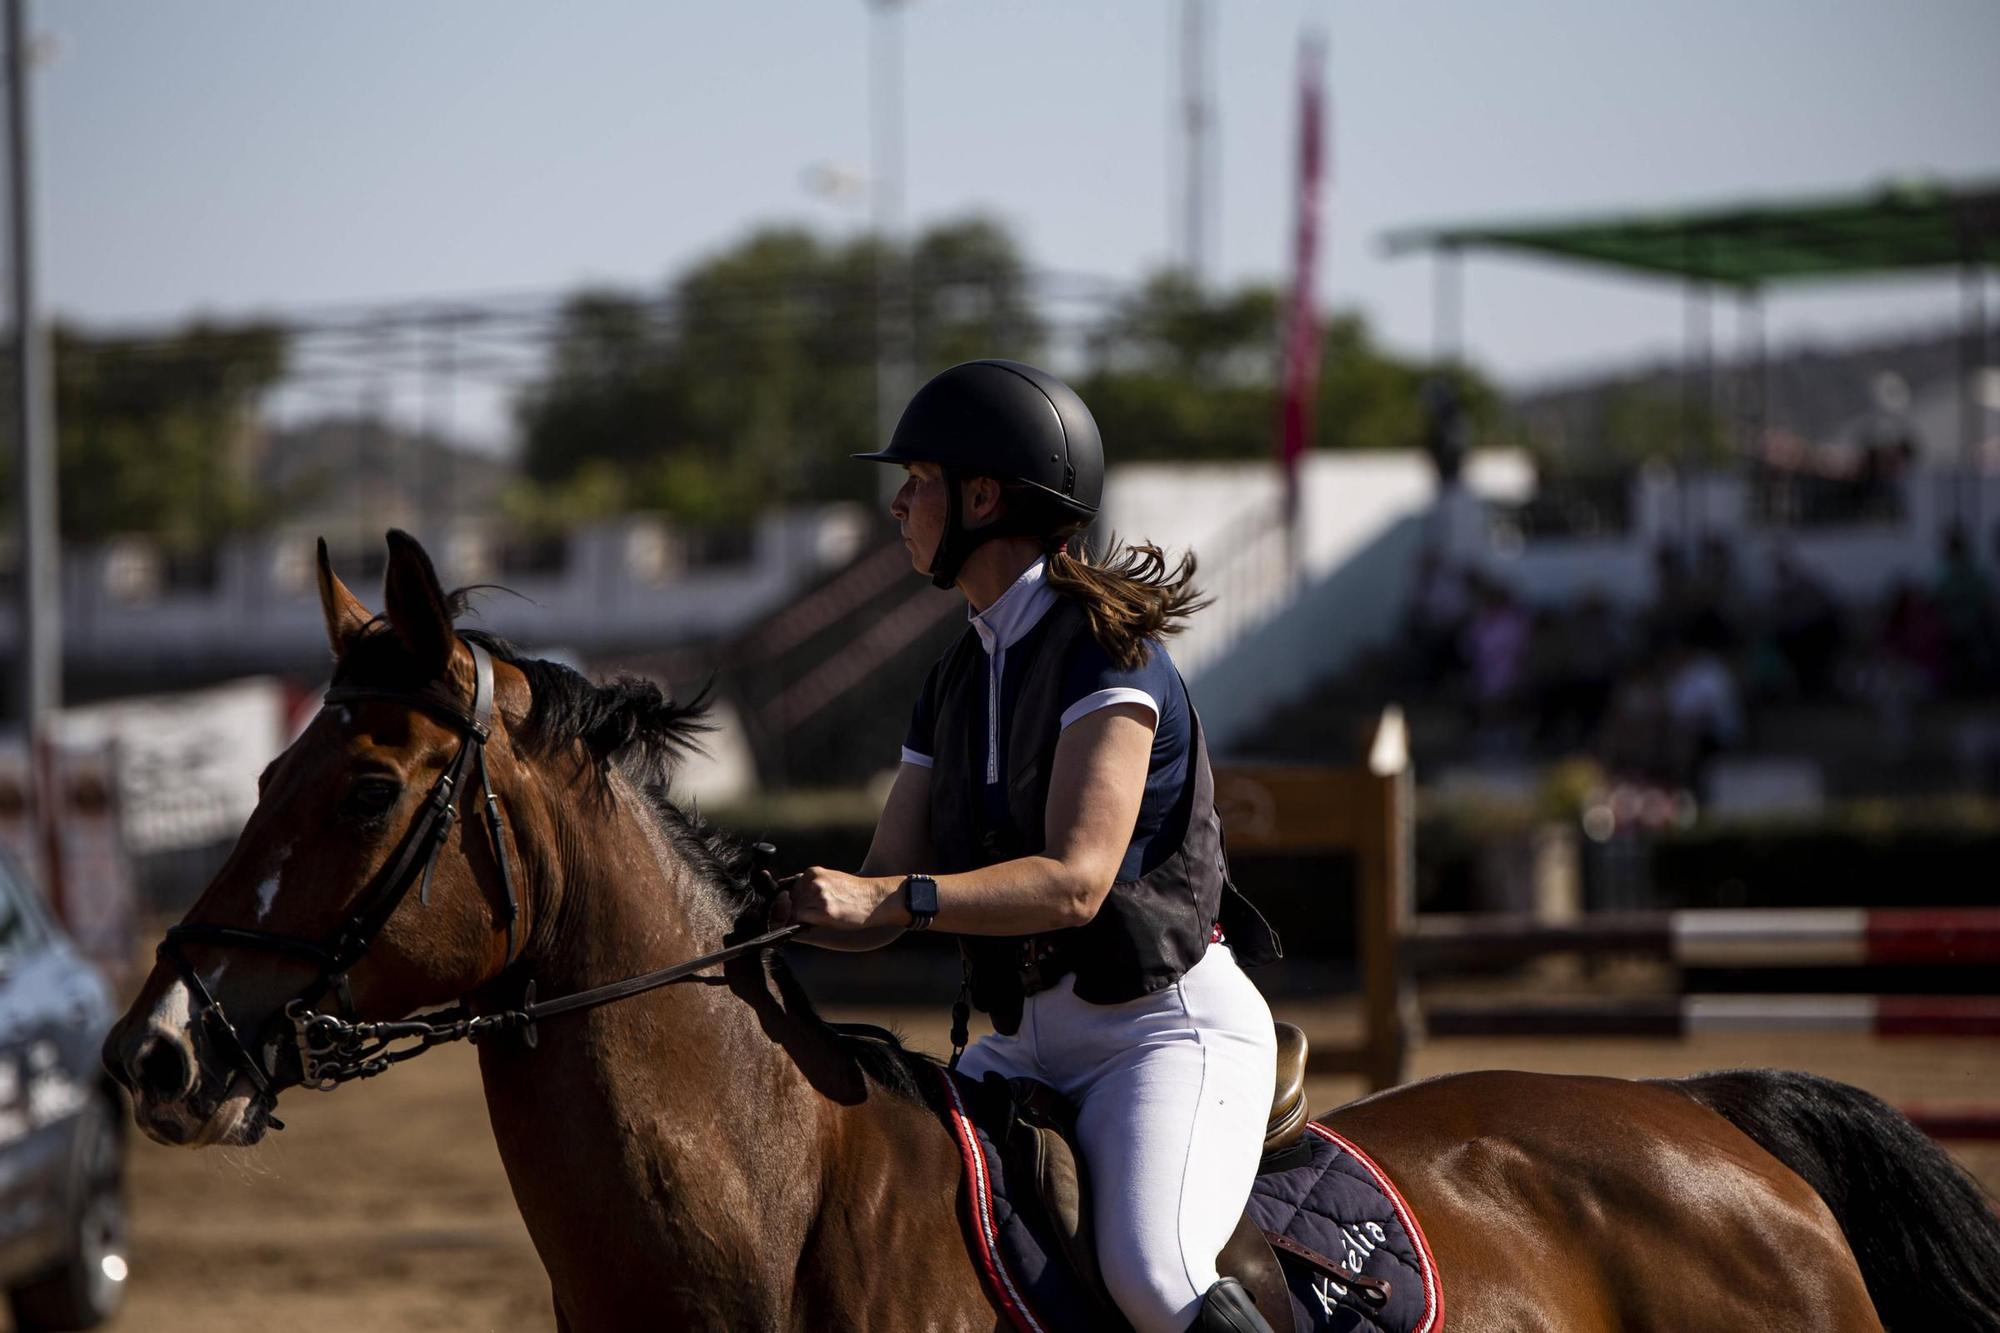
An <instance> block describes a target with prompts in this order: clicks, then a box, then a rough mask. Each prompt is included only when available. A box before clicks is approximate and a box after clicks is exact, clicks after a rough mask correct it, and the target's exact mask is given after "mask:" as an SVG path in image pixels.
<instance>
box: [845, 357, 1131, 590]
mask: <svg viewBox="0 0 2000 1333" xmlns="http://www.w3.org/2000/svg"><path fill="white" fill-rule="evenodd" d="M854 457H856V458H860V459H865V460H867V461H869V462H874V463H936V464H938V465H939V466H940V467H942V468H943V469H944V474H945V496H946V500H945V506H946V508H945V523H944V534H943V535H942V536H941V537H940V538H939V539H938V549H937V551H936V552H935V553H934V554H933V555H932V557H931V581H932V582H933V583H935V584H937V586H938V587H940V588H949V587H950V586H951V585H952V583H953V581H954V580H956V579H957V577H958V571H959V570H960V569H961V568H962V567H963V566H964V564H965V559H966V557H967V556H969V555H971V554H972V552H973V551H975V550H976V549H978V548H979V547H980V546H981V545H983V544H985V543H986V542H988V541H991V540H992V539H993V538H995V537H1002V536H1011V535H1017V534H1018V535H1028V536H1041V537H1046V536H1049V535H1050V534H1051V533H1052V532H1053V531H1055V530H1057V529H1059V528H1063V527H1070V526H1073V525H1082V524H1085V523H1088V522H1090V520H1091V519H1093V518H1095V517H1097V507H1098V505H1099V504H1100V503H1101V502H1102V501H1103V499H1104V443H1103V441H1102V440H1101V439H1099V438H1098V434H1097V422H1096V421H1094V420H1093V419H1092V418H1091V415H1090V409H1089V408H1087V407H1085V406H1084V405H1083V399H1081V398H1079V397H1077V396H1076V391H1075V390H1074V389H1072V388H1070V387H1069V386H1068V385H1067V384H1064V383H1063V382H1062V381H1061V380H1059V379H1057V378H1056V377H1055V376H1054V375H1051V374H1049V373H1048V372H1047V371H1046V370H1038V369H1036V368H1035V367H1034V366H1029V365H1023V364H1022V363H1021V362H1019V361H999V360H991V361H967V362H965V363H964V364H962V365H956V366H953V367H952V368H951V369H950V370H947V371H943V372H941V373H940V374H938V375H937V376H935V377H933V378H932V379H931V381H930V382H929V383H928V384H926V385H924V387H923V388H921V389H919V390H917V395H916V397H914V398H912V399H911V400H910V405H909V406H908V407H906V408H904V409H903V415H902V418H901V419H900V420H898V421H897V422H896V433H895V434H894V435H892V436H891V437H890V438H889V447H888V448H886V449H878V450H876V451H875V452H874V453H868V454H856V455H854ZM967 477H992V478H994V479H996V480H998V481H1000V482H1003V483H1012V484H1014V485H1015V486H1016V487H1019V488H1025V490H1026V492H1027V494H1028V496H1030V497H1032V500H1033V502H1032V503H1029V504H1018V503H1017V504H1013V505H1009V506H1008V512H1007V513H1006V514H1004V515H1002V516H1001V518H1000V519H998V520H996V521H995V522H993V523H989V524H988V525H986V526H985V527H983V528H976V529H973V530H971V531H967V530H966V529H965V528H964V527H963V526H962V525H961V523H960V519H959V483H960V482H961V481H963V480H964V479H965V478H967Z"/></svg>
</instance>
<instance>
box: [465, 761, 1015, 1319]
mask: <svg viewBox="0 0 2000 1333" xmlns="http://www.w3.org/2000/svg"><path fill="white" fill-rule="evenodd" d="M615 796H616V798H617V799H615V801H611V802H604V803H603V804H602V805H601V807H600V808H597V809H593V810H591V811H589V812H586V811H585V810H582V809H570V810H567V811H565V812H562V814H561V817H560V818H559V819H558V820H556V821H553V822H551V823H550V824H548V825H546V826H545V827H549V828H551V829H564V828H571V829H588V830H590V834H589V837H588V838H587V839H586V838H578V837H557V838H556V839H555V841H556V842H557V843H558V844H568V845H567V846H560V847H559V848H558V850H557V852H556V854H555V857H554V858H553V859H552V860H547V861H544V862H543V863H541V864H539V865H536V866H534V867H531V868H530V872H529V878H530V883H531V885H532V886H533V887H532V889H531V898H540V899H541V902H540V903H539V904H538V906H539V907H540V909H541V910H542V912H543V913H544V917H543V920H544V927H543V928H537V929H533V938H534V943H533V944H532V945H531V946H530V953H529V954H528V955H527V956H526V957H525V958H524V964H525V966H524V968H523V970H524V971H525V972H526V973H527V974H528V975H529V976H532V977H533V978H534V979H535V982H536V986H537V991H538V994H539V995H540V996H541V997H543V998H552V997H554V996H557V995H562V994H569V993H572V992H574V991H576V990H580V989H585V988H587V987H591V986H597V985H602V984H604V983H606V982H610V981H615V980H619V979H621V978H624V977H627V976H634V975H637V974H639V973H642V972H647V971H651V970H654V969H657V968H661V967H666V966H669V965H671V964H673V963H676V962H682V961H685V960H687V959H689V958H692V957H696V956H699V955H700V954H702V953H705V952H708V951H710V950H713V949H715V948H716V947H718V946H719V944H720V942H721V937H722V935H723V934H724V933H725V932H726V930H727V929H728V926H729V923H728V922H727V921H726V919H725V918H726V916H727V912H726V910H725V909H724V908H723V907H722V906H721V905H720V900H719V898H718V897H717V896H716V895H715V894H713V893H712V892H711V891H710V890H709V889H708V888H707V886H705V885H703V884H702V883H700V882H698V880H697V872H696V871H695V870H694V868H692V867H690V866H689V865H688V864H687V863H686V861H685V860H683V859H682V858H681V857H679V856H678V855H676V854H675V852H674V850H673V848H672V847H671V845H670V844H669V842H668V840H667V839H666V838H665V837H664V836H663V835H662V834H661V832H660V830H659V829H658V827H657V826H656V825H655V824H654V822H653V820H652V817H651V816H650V814H648V813H647V812H645V811H644V809H643V808H642V807H641V806H640V805H639V803H638V801H637V799H636V797H635V796H634V795H633V794H632V793H631V791H630V789H629V787H625V786H624V784H622V783H620V784H618V786H617V787H616V788H615ZM524 854H525V849H524ZM531 927H532V923H531ZM727 970H728V984H726V985H719V984H700V983H695V984H680V985H674V986H669V987H665V988H663V989H661V990H658V991H654V992H651V993H649V994H646V995H642V996H639V997H636V998H633V999H629V1000H624V1001H620V1002H617V1003H613V1004H609V1005H605V1006H603V1007H600V1008H597V1009H591V1010H586V1011H583V1012H580V1013H577V1014H572V1015H566V1016H564V1017H562V1018H560V1019H555V1020H551V1021H549V1022H547V1023H545V1024H544V1025H542V1027H541V1028H540V1030H539V1032H538V1043H537V1046H536V1047H535V1048H534V1049H529V1048H527V1047H526V1046H525V1044H523V1043H520V1042H515V1041H505V1042H494V1043H489V1044H487V1045H485V1046H482V1048H481V1051H480V1066H481V1073H482V1076H483V1078H484V1081H485V1086H486V1099H487V1108H488V1112H489V1114H490V1117H491V1119H492V1122H493V1129H494V1136H495V1138H496V1140H497V1141H498V1143H499V1147H500V1154H501V1159H502V1161H503V1162H504V1163H505V1165H506V1168H507V1173H508V1177H509V1180H510V1182H511V1183H512V1185H513V1188H514V1194H515V1199H516V1201H517V1203H518V1204H519V1205H520V1208H521V1212H522V1216H523V1218H524V1219H525V1220H526V1221H527V1223H528V1229H529V1232H530V1234H531V1235H532V1236H533V1237H534V1239H535V1243H536V1247H537V1249H538V1250H539V1251H540V1252H541V1255H542V1259H543V1262H544V1264H545V1265H546V1266H547V1267H548V1269H549V1275H550V1280H551V1283H552V1284H553V1285H554V1287H555V1290H556V1294H557V1299H558V1301H559V1302H570V1303H572V1304H573V1305H576V1304H591V1303H595V1302H610V1301H621V1300H622V1301H628V1302H630V1303H631V1304H632V1305H633V1306H634V1307H635V1308H636V1307H637V1306H640V1305H644V1306H646V1307H647V1308H650V1309H652V1310H653V1311H654V1312H656V1313H660V1312H664V1311H670V1310H674V1309H677V1308H679V1306H681V1305H684V1304H685V1303H686V1302H689V1301H697V1302H700V1303H701V1305H700V1308H687V1309H680V1316H681V1319H682V1323H679V1324H677V1323H675V1322H674V1321H673V1320H672V1319H668V1320H667V1321H666V1324H667V1326H674V1327H679V1326H683V1325H685V1326H690V1327H692V1326H698V1325H701V1324H704V1323H714V1324H716V1325H717V1326H732V1327H748V1326H752V1325H757V1326H765V1325H766V1324H768V1322H769V1316H770V1315H771V1314H772V1311H773V1310H774V1309H780V1308H784V1307H786V1306H787V1305H788V1304H791V1305H795V1303H796V1301H797V1300H798V1299H800V1297H799V1295H798V1294H797V1293H796V1291H795V1288H796V1287H798V1286H799V1285H800V1282H799V1275H800V1273H801V1272H803V1271H805V1270H807V1269H810V1268H812V1267H814V1266H815V1264H817V1263H818V1260H817V1258H816V1256H815V1254H814V1253H813V1251H814V1249H815V1248H816V1247H817V1246H818V1245H819V1244H820V1243H821V1242H822V1240H823V1238H824V1235H825V1228H824V1227H823V1226H822V1225H821V1224H820V1218H821V1213H822V1210H823V1209H824V1208H825V1207H826V1205H827V1204H828V1203H829V1201H830V1200H829V1193H830V1192H833V1193H838V1192H839V1191H840V1190H841V1189H842V1188H843V1186H846V1187H847V1188H850V1189H861V1190H865V1189H871V1188H873V1186H872V1185H870V1184H869V1183H868V1182H870V1181H879V1180H881V1179H883V1178H884V1176H883V1174H882V1172H885V1171H888V1170H890V1169H891V1167H892V1163H893V1161H894V1155H895V1154H896V1153H897V1152H898V1151H899V1145H902V1144H906V1143H907V1140H908V1139H909V1137H910V1136H911V1134H912V1133H914V1132H916V1128H915V1122H916V1121H917V1119H919V1118H920V1117H921V1116H923V1115H926V1114H927V1113H924V1112H922V1111H921V1109H920V1108H915V1107H911V1106H909V1105H908V1104H907V1103H900V1102H899V1101H898V1099H893V1098H887V1097H884V1096H881V1095H879V1094H878V1095H875V1096H872V1097H871V1096H869V1095H868V1090H867V1087H866V1084H865V1080H864V1079H863V1078H862V1076H861V1074H860V1072H859V1070H858V1069H856V1068H855V1067H854V1066H853V1063H852V1061H851V1060H849V1059H847V1058H846V1057H845V1056H844V1055H843V1054H842V1053H841V1052H840V1050H839V1047H838V1044H837V1043H836V1042H834V1041H833V1039H832V1038H831V1036H830V1034H828V1033H827V1032H826V1030H825V1029H824V1027H823V1026H822V1025H820V1024H819V1023H817V1022H816V1021H814V1020H810V1019H809V1018H807V1017H805V1016H804V1015H803V1014H801V1013H800V1012H799V1000H800V997H798V996H796V994H795V993H793V994H789V995H788V994H787V993H786V988H784V987H782V986H776V985H774V984H773V983H772V980H771V978H770V977H769V975H768V974H767V973H766V971H765V965H764V963H763V962H762V961H761V960H759V959H756V958H745V959H742V960H739V961H738V962H737V963H734V964H731V965H730V966H729V968H728V969H727ZM937 1137H938V1138H939V1143H940V1145H942V1147H944V1148H946V1149H948V1148H949V1142H948V1141H947V1140H944V1139H943V1138H942V1136H941V1135H939V1136H937ZM902 1151H903V1152H904V1153H907V1149H906V1148H905V1149H902ZM932 1155H933V1156H937V1154H932ZM876 1157H882V1158H884V1160H883V1161H881V1162H879V1163H877V1162H875V1161H874V1160H873V1159H874V1158H876ZM836 1162H837V1163H838V1164H839V1165H838V1169H835V1163H836ZM855 1167H860V1168H862V1170H860V1171H856V1170H854V1169H853V1168H855ZM937 1167H938V1169H939V1170H940V1171H941V1172H950V1171H952V1170H954V1169H955V1168H954V1163H953V1159H950V1158H949V1157H948V1156H940V1157H939V1160H938V1163H937ZM929 1193H931V1194H933V1195H935V1196H936V1197H941V1198H943V1199H945V1200H946V1201H947V1206H946V1209H945V1213H944V1215H943V1216H941V1217H940V1218H939V1219H937V1223H938V1224H940V1225H942V1226H943V1227H945V1228H951V1227H952V1226H953V1224H952V1222H951V1221H950V1215H949V1206H948V1204H949V1200H950V1198H951V1194H950V1188H949V1185H948V1184H947V1185H945V1187H944V1188H941V1189H939V1190H936V1191H930V1192H929ZM837 1211H841V1212H842V1213H843V1215H845V1214H846V1213H848V1212H852V1211H854V1210H853V1209H852V1208H843V1209H840V1210H837ZM947 1234H949V1233H948V1232H947ZM691 1274H707V1275H709V1276H710V1277H712V1278H713V1279H714V1280H713V1281H708V1282H692V1283H691V1282H689V1281H688V1278H689V1276H690V1275H691ZM649 1287H651V1288H653V1289H648V1288H649ZM566 1293H567V1294H566ZM975 1295H976V1292H975ZM718 1303H727V1304H728V1307H729V1308H727V1309H721V1308H718ZM836 1304H838V1301H836ZM746 1320H747V1321H748V1322H747V1323H746V1322H744V1321H746ZM591 1322H594V1321H584V1322H583V1323H580V1324H579V1325H578V1326H579V1327H586V1326H589V1324H590V1323H591Z"/></svg>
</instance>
